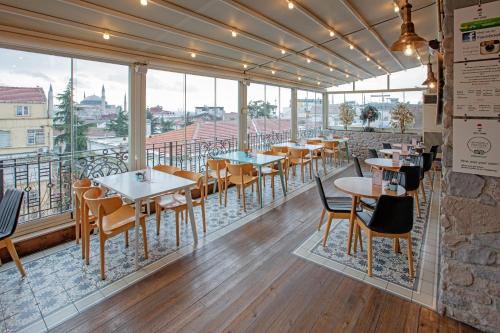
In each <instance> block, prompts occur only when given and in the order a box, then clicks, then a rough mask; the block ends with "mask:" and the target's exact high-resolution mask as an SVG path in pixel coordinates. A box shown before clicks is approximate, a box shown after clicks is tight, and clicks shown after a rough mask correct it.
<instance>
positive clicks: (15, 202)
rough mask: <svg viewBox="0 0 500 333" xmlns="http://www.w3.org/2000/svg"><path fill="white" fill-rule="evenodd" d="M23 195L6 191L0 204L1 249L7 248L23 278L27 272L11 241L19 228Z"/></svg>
mask: <svg viewBox="0 0 500 333" xmlns="http://www.w3.org/2000/svg"><path fill="white" fill-rule="evenodd" d="M23 195H24V192H23V191H21V190H18V189H9V190H7V191H5V194H4V196H3V199H2V202H0V249H1V248H3V247H6V248H7V251H9V254H10V256H11V257H12V259H13V260H14V262H15V264H16V266H17V269H19V272H20V273H21V275H22V276H25V275H26V272H25V271H24V268H23V265H22V264H21V261H20V260H19V257H18V255H17V251H16V248H15V247H14V244H13V243H12V239H11V236H12V235H13V234H14V232H15V231H16V228H17V222H18V219H19V212H20V211H21V204H22V202H23Z"/></svg>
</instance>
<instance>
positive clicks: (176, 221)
mask: <svg viewBox="0 0 500 333" xmlns="http://www.w3.org/2000/svg"><path fill="white" fill-rule="evenodd" d="M179 229H180V226H179V212H178V211H176V212H175V239H176V243H175V244H177V246H179V244H180V242H179V239H180V237H181V234H180V231H179Z"/></svg>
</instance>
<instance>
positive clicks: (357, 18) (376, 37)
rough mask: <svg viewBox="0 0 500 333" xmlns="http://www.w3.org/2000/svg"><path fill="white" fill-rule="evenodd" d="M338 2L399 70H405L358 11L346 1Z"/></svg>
mask: <svg viewBox="0 0 500 333" xmlns="http://www.w3.org/2000/svg"><path fill="white" fill-rule="evenodd" d="M339 1H340V2H341V3H342V4H343V5H344V7H346V9H347V10H348V11H349V12H350V13H351V14H352V16H354V17H355V18H356V20H358V22H359V23H361V25H363V27H365V29H366V30H368V32H370V34H371V35H372V36H373V38H374V39H375V40H376V41H377V42H378V43H379V44H380V45H381V46H382V48H383V49H384V50H385V51H386V52H387V53H388V54H389V55H390V56H391V58H392V59H393V60H394V61H395V62H396V63H397V64H398V65H399V67H400V68H401V69H406V67H405V66H404V65H403V64H402V63H401V61H400V60H399V59H398V58H397V57H396V56H395V55H394V53H393V52H392V51H391V50H390V49H389V46H388V45H387V44H386V43H385V41H384V40H383V39H382V36H380V34H379V33H378V32H377V31H376V30H375V29H373V28H372V27H371V26H370V24H369V23H368V22H367V21H366V19H365V18H364V17H363V16H362V15H361V14H360V13H359V11H358V10H356V8H354V6H353V5H352V4H351V3H350V2H349V1H348V0H339ZM339 36H341V35H339ZM342 38H344V37H343V36H342ZM356 49H358V47H357V46H356ZM382 68H383V66H382ZM384 70H385V71H386V72H387V73H389V71H388V70H387V69H386V68H384Z"/></svg>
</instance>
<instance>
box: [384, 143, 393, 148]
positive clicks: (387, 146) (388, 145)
mask: <svg viewBox="0 0 500 333" xmlns="http://www.w3.org/2000/svg"><path fill="white" fill-rule="evenodd" d="M382 148H384V149H392V145H391V144H390V143H387V142H384V143H382Z"/></svg>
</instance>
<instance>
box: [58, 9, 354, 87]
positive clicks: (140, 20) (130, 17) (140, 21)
mask: <svg viewBox="0 0 500 333" xmlns="http://www.w3.org/2000/svg"><path fill="white" fill-rule="evenodd" d="M57 1H59V2H62V3H66V4H70V5H73V6H77V7H80V8H83V9H86V10H91V11H94V12H96V13H99V14H105V15H107V16H110V17H114V18H118V19H122V20H125V21H128V22H131V23H136V24H140V25H142V26H145V27H148V28H155V29H158V30H160V31H163V32H165V31H167V32H169V33H172V34H176V35H178V36H182V37H188V38H192V39H195V40H199V41H201V42H204V43H208V44H211V45H215V46H219V47H222V48H226V49H230V50H233V51H236V52H240V53H244V54H248V55H252V56H255V57H258V58H262V59H265V60H266V61H267V62H268V63H272V62H275V63H283V64H285V65H288V66H292V67H296V68H299V69H301V70H303V71H305V72H310V73H314V74H317V75H321V76H322V77H326V78H330V79H333V80H336V81H342V82H346V81H345V80H344V79H342V78H339V77H337V76H334V75H328V74H326V73H324V72H319V71H316V70H313V69H309V68H307V67H304V66H300V65H297V64H294V63H292V62H289V61H286V60H283V59H282V58H275V57H271V56H268V55H265V54H261V53H258V52H255V51H253V50H249V49H245V48H242V47H239V46H236V45H232V44H229V43H225V42H222V41H219V40H216V39H213V38H210V37H206V36H203V35H199V34H195V33H191V32H188V31H185V30H182V29H178V28H175V27H172V26H169V25H166V24H163V23H159V22H156V21H151V20H148V19H144V18H141V17H138V16H134V15H130V14H127V13H124V12H121V11H118V10H115V9H111V8H108V7H105V6H101V5H96V4H93V3H90V2H88V1H83V0H57ZM243 62H244V61H243V60H242V63H243ZM257 67H262V64H261V65H259V66H257ZM270 70H271V69H270ZM247 72H248V70H247Z"/></svg>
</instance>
